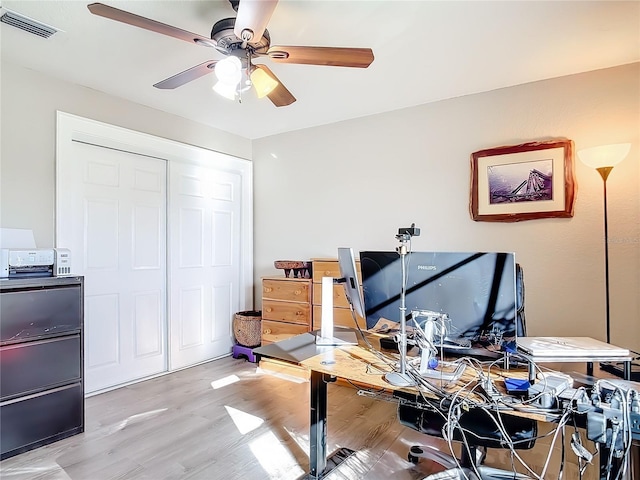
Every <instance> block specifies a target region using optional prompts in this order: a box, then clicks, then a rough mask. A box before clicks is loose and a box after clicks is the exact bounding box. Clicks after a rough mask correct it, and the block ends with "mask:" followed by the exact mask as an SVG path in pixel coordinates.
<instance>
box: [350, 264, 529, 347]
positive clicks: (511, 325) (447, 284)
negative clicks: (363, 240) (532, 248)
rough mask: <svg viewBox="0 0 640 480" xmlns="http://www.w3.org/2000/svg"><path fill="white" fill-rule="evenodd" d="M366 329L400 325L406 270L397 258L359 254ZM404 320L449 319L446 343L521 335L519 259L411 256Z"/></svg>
mask: <svg viewBox="0 0 640 480" xmlns="http://www.w3.org/2000/svg"><path fill="white" fill-rule="evenodd" d="M360 268H361V272H362V286H363V293H364V306H365V314H366V321H367V328H371V327H373V326H374V325H375V324H376V323H377V322H378V321H379V320H380V319H381V318H384V319H386V320H390V321H393V322H399V321H400V291H401V289H402V266H401V259H400V255H399V254H398V253H397V252H374V251H363V252H360ZM406 275H407V282H406V292H405V302H406V312H405V315H406V318H407V320H410V318H411V312H412V311H416V310H427V311H432V312H438V313H446V314H447V315H448V316H449V319H450V326H451V328H450V330H449V332H448V333H447V339H448V340H452V341H456V342H458V343H459V344H461V345H463V344H467V343H469V342H474V343H482V342H483V341H487V340H491V339H493V338H495V337H496V336H499V337H501V338H503V339H505V340H513V339H515V338H516V337H517V336H518V335H523V326H522V325H521V324H520V322H519V319H518V316H517V315H516V270H515V255H514V254H513V253H501V252H499V253H498V252H494V253H491V252H475V253H474V252H470V253H469V252H411V253H408V254H407V256H406Z"/></svg>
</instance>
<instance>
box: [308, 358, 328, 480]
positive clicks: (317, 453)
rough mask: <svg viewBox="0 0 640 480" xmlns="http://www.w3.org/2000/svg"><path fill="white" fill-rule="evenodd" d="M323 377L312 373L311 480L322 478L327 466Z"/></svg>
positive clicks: (325, 385)
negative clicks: (321, 475)
mask: <svg viewBox="0 0 640 480" xmlns="http://www.w3.org/2000/svg"><path fill="white" fill-rule="evenodd" d="M322 377H323V374H322V373H319V372H314V371H313V370H312V371H311V399H310V400H311V418H310V419H309V422H310V423H309V442H310V445H309V477H310V478H320V474H322V473H323V472H324V469H325V467H326V466H327V384H326V383H325V382H324V379H323V378H322Z"/></svg>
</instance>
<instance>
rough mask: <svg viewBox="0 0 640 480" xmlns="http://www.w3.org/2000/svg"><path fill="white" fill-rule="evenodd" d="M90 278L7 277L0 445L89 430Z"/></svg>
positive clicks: (19, 445) (0, 291)
mask: <svg viewBox="0 0 640 480" xmlns="http://www.w3.org/2000/svg"><path fill="white" fill-rule="evenodd" d="M83 282H84V279H83V277H58V278H54V277H49V278H28V279H27V278H25V279H4V280H0V449H1V457H0V459H2V460H4V459H5V458H8V457H11V456H13V455H17V454H19V453H22V452H26V451H27V450H31V449H33V448H37V447H40V446H42V445H47V444H49V443H52V442H55V441H57V440H60V439H62V438H66V437H69V436H71V435H75V434H77V433H81V432H83V431H84V381H83V317H84V283H83Z"/></svg>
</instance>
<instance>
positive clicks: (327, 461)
mask: <svg viewBox="0 0 640 480" xmlns="http://www.w3.org/2000/svg"><path fill="white" fill-rule="evenodd" d="M335 380H336V379H335V377H331V376H328V375H325V374H323V373H318V372H314V371H313V370H312V371H311V399H310V401H311V409H310V410H311V417H310V419H309V474H308V475H305V476H304V477H303V478H304V479H306V480H319V479H321V478H324V477H326V476H327V475H329V472H331V471H332V470H333V469H334V468H336V467H338V466H339V465H340V464H341V463H342V462H344V461H345V460H346V459H347V458H349V457H350V456H351V455H353V454H354V453H355V452H354V451H353V450H351V449H349V448H345V447H342V448H339V449H338V450H336V451H335V452H333V453H332V454H331V455H330V456H329V457H328V458H327V384H328V383H329V382H335Z"/></svg>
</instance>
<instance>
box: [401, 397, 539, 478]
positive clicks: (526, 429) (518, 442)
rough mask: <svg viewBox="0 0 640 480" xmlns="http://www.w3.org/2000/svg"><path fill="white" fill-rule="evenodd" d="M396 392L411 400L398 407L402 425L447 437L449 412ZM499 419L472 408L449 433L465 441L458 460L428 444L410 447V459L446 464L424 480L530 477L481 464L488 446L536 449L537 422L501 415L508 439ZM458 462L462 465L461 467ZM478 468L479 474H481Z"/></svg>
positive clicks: (486, 411)
mask: <svg viewBox="0 0 640 480" xmlns="http://www.w3.org/2000/svg"><path fill="white" fill-rule="evenodd" d="M396 395H398V396H400V397H401V398H402V397H403V398H405V399H409V400H410V404H403V403H401V404H400V405H399V406H398V419H399V421H400V423H401V424H402V425H404V426H406V427H409V428H412V429H413V430H417V431H419V432H422V433H425V434H427V435H431V436H433V437H440V438H442V437H444V435H443V428H444V427H445V425H446V423H447V418H446V414H445V415H443V413H442V412H440V411H437V410H435V409H433V408H431V407H429V406H427V405H426V404H425V405H424V408H423V407H422V406H416V404H419V403H420V400H419V398H418V397H417V396H413V395H408V394H404V393H396ZM496 420H498V419H497V414H496V412H494V411H491V410H487V409H481V408H471V409H470V410H469V411H468V412H465V413H463V414H462V415H461V416H460V419H459V421H458V423H459V427H456V428H455V429H453V431H450V432H449V435H450V437H451V438H452V439H453V440H455V441H463V442H465V444H463V446H462V455H461V458H460V459H459V460H458V461H456V459H455V458H453V457H452V456H450V455H448V454H445V453H443V452H440V451H439V450H438V449H436V448H434V447H429V446H413V447H411V449H410V451H409V455H408V460H409V461H410V462H412V463H418V461H419V459H420V458H427V459H429V460H432V461H434V462H436V463H438V464H440V465H442V466H443V467H445V469H446V470H445V471H443V472H438V473H434V474H432V475H429V476H427V477H426V478H425V479H424V480H463V479H464V480H466V479H469V480H524V479H528V478H530V477H528V476H526V475H522V474H519V473H514V472H513V470H500V469H497V468H492V467H488V466H486V465H483V464H482V463H483V462H484V458H485V456H486V449H487V448H508V444H512V445H513V448H515V449H518V450H527V449H530V448H533V446H534V445H535V441H536V437H537V435H538V424H537V422H536V421H535V420H532V419H529V418H523V417H516V416H513V415H506V414H503V415H500V419H499V420H500V422H501V423H502V425H503V427H504V430H505V432H506V433H507V436H508V438H505V437H504V436H503V434H502V432H501V431H500V430H499V429H498V428H497V426H496ZM463 431H464V436H463V433H462V432H463ZM459 465H460V466H461V467H462V468H459ZM474 467H475V468H474ZM476 471H477V472H478V473H479V474H480V476H479V477H478V475H476Z"/></svg>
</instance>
